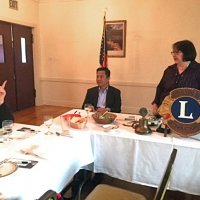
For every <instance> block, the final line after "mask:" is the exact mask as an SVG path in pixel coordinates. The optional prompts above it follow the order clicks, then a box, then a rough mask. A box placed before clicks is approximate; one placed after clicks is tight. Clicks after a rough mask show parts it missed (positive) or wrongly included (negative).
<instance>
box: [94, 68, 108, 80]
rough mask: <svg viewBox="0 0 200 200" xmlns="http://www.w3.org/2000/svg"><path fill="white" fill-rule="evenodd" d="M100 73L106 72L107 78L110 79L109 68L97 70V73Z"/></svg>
mask: <svg viewBox="0 0 200 200" xmlns="http://www.w3.org/2000/svg"><path fill="white" fill-rule="evenodd" d="M98 71H104V72H105V74H106V78H109V77H110V70H109V69H108V68H107V67H99V68H97V72H98Z"/></svg>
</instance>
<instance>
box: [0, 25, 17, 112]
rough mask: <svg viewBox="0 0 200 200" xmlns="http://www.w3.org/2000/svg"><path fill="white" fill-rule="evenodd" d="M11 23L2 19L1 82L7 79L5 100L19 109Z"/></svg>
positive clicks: (13, 107)
mask: <svg viewBox="0 0 200 200" xmlns="http://www.w3.org/2000/svg"><path fill="white" fill-rule="evenodd" d="M13 56H14V55H13V49H12V35H11V24H9V23H6V22H2V21H0V84H2V83H3V81H5V80H7V84H6V92H7V94H6V98H5V102H6V103H7V104H8V106H9V107H10V109H11V110H12V111H16V110H17V105H16V89H15V74H14V61H13V58H14V57H13Z"/></svg>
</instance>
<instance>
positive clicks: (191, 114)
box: [159, 88, 200, 137]
mask: <svg viewBox="0 0 200 200" xmlns="http://www.w3.org/2000/svg"><path fill="white" fill-rule="evenodd" d="M159 113H160V115H162V116H163V123H165V124H167V125H168V126H169V128H170V129H171V130H172V131H174V132H176V133H177V134H179V135H181V136H183V137H188V136H192V135H196V134H198V133H200V91H199V90H197V89H193V88H178V89H175V90H173V91H171V92H170V95H169V96H167V97H166V98H165V99H164V101H163V103H162V105H161V106H160V108H159Z"/></svg>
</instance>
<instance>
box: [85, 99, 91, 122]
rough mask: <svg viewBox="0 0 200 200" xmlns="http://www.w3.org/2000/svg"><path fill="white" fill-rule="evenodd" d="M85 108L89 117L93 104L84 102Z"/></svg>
mask: <svg viewBox="0 0 200 200" xmlns="http://www.w3.org/2000/svg"><path fill="white" fill-rule="evenodd" d="M84 110H85V111H86V112H87V118H88V117H89V112H92V105H91V104H89V103H86V104H84Z"/></svg>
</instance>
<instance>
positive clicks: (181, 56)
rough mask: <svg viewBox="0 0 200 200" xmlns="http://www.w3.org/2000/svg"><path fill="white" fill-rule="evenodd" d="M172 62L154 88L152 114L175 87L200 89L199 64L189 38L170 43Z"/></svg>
mask: <svg viewBox="0 0 200 200" xmlns="http://www.w3.org/2000/svg"><path fill="white" fill-rule="evenodd" d="M171 54H172V57H173V59H174V62H175V63H174V64H173V65H171V66H169V67H167V69H165V71H164V74H163V76H162V79H161V81H160V83H159V84H158V86H157V88H156V95H155V99H154V101H153V102H152V110H153V114H154V115H157V114H158V107H159V106H160V105H161V104H162V102H163V100H164V98H165V97H166V96H168V95H169V93H170V92H171V91H172V90H174V89H176V88H184V87H188V88H195V89H198V90H200V64H199V63H197V62H196V61H195V58H196V55H197V53H196V49H195V47H194V45H193V43H192V42H191V41H189V40H182V41H178V42H176V43H174V44H173V45H172V52H171Z"/></svg>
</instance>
